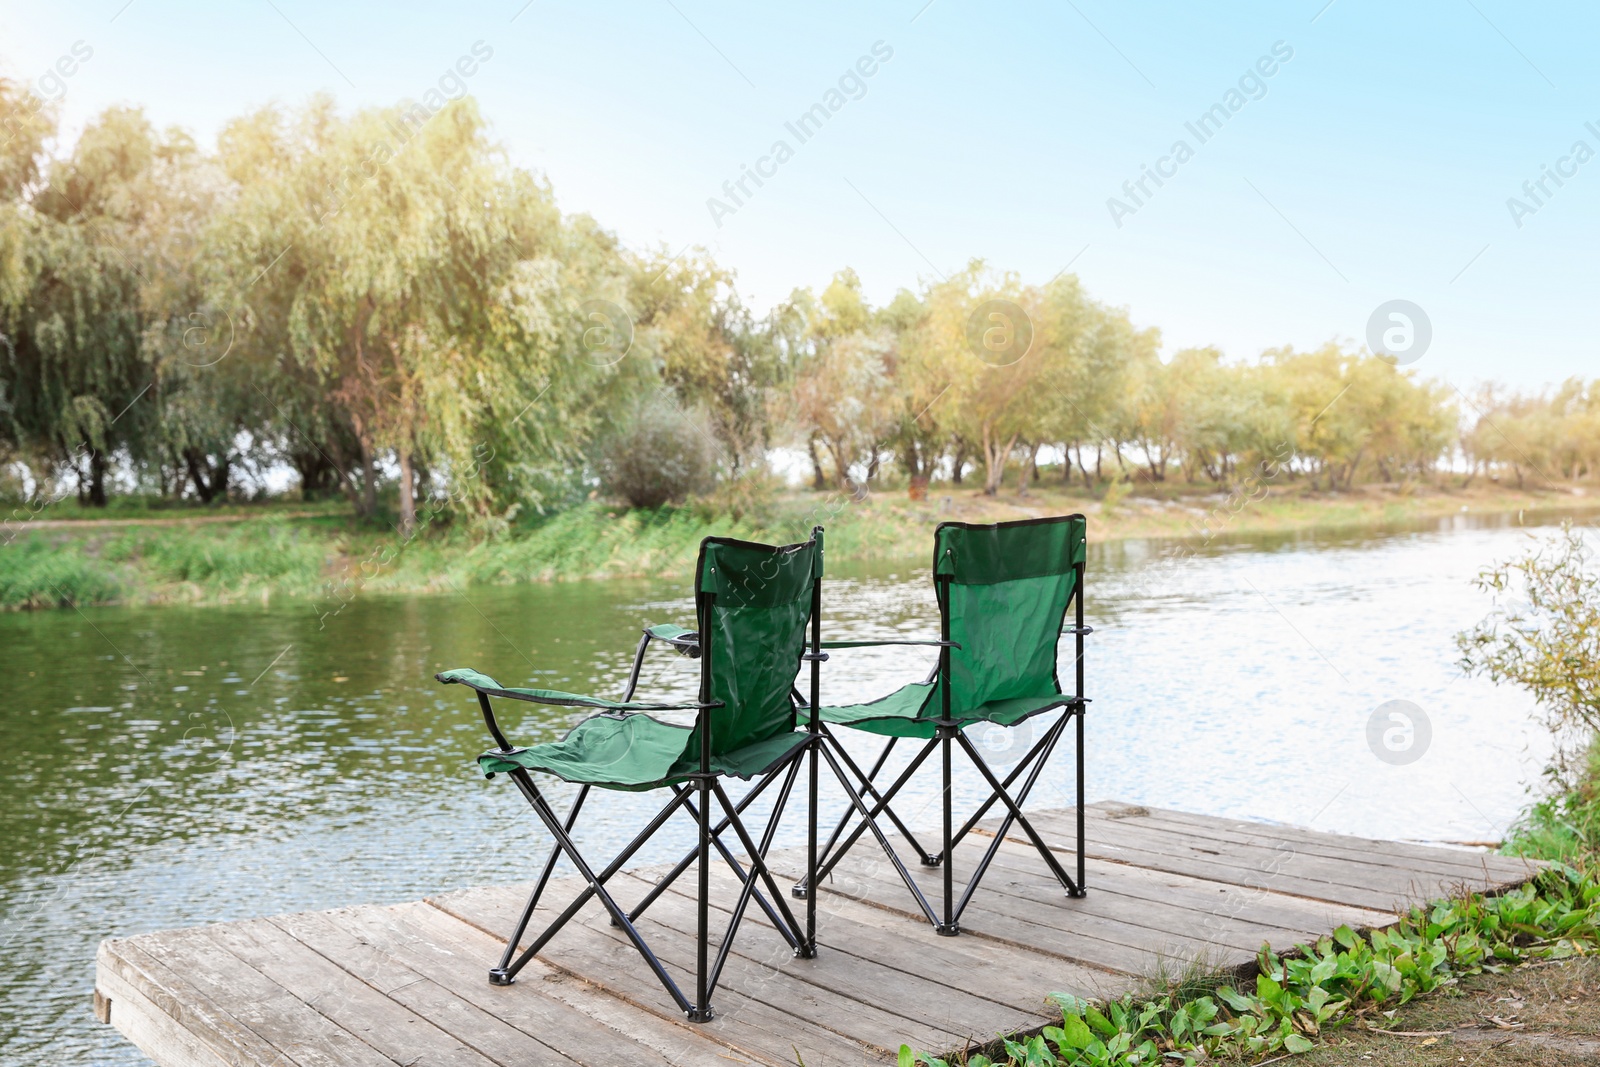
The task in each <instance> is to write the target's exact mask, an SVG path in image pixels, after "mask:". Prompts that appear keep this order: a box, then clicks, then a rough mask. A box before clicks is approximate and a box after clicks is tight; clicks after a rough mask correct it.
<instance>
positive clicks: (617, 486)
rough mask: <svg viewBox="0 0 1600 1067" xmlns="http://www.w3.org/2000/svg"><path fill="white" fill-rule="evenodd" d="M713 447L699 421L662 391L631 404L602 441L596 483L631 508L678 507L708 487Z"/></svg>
mask: <svg viewBox="0 0 1600 1067" xmlns="http://www.w3.org/2000/svg"><path fill="white" fill-rule="evenodd" d="M714 447H715V446H714V445H713V443H712V439H711V433H710V431H709V430H708V429H707V428H706V426H705V425H704V420H703V419H702V418H700V417H699V416H698V415H697V414H696V413H695V412H693V411H690V410H687V409H685V408H684V407H683V406H682V405H680V404H679V403H678V402H677V400H676V399H675V398H674V397H673V396H672V394H671V393H670V392H669V391H667V390H665V389H663V390H661V391H659V392H656V393H654V394H652V395H650V396H648V397H646V398H644V399H643V400H641V401H639V402H638V403H637V404H635V405H634V407H633V408H632V410H630V411H629V412H628V414H627V416H626V417H625V418H624V419H623V420H622V423H621V425H620V426H619V427H618V428H617V430H616V432H615V433H614V434H613V435H612V436H611V437H610V439H609V440H607V441H606V443H605V446H604V448H603V450H602V453H601V463H600V471H601V482H602V484H603V485H604V486H605V489H606V491H607V492H608V493H611V494H613V495H615V496H618V497H620V498H622V499H623V500H626V501H627V502H628V503H629V504H630V505H631V506H633V507H636V508H658V507H660V506H661V505H663V504H676V503H681V502H682V501H683V500H684V499H685V498H687V497H688V496H689V494H691V493H696V492H699V491H701V490H702V489H704V488H705V487H706V486H707V485H709V484H710V482H711V477H712V472H713V470H714V469H715V463H714V459H713V455H712V449H713V448H714Z"/></svg>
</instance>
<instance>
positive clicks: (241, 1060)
mask: <svg viewBox="0 0 1600 1067" xmlns="http://www.w3.org/2000/svg"><path fill="white" fill-rule="evenodd" d="M161 936H167V937H170V936H172V935H170V934H168V935H160V934H144V935H142V936H140V937H130V938H115V939H110V940H107V941H103V942H101V946H100V953H99V958H98V963H99V968H98V969H99V975H100V976H101V977H104V978H106V979H108V981H109V983H111V984H112V986H113V989H115V983H116V982H117V981H120V982H122V983H124V984H125V985H126V986H127V988H128V989H130V990H134V991H137V992H138V993H139V994H140V996H142V997H143V998H145V1001H146V1002H147V1003H149V1004H150V1005H151V1006H152V1008H153V1010H155V1011H157V1012H159V1013H161V1014H163V1015H165V1016H167V1017H168V1018H170V1019H172V1020H173V1022H174V1023H175V1024H176V1025H177V1026H179V1027H181V1028H182V1029H183V1030H184V1031H186V1032H187V1033H189V1034H192V1035H193V1036H194V1038H195V1040H196V1041H198V1042H199V1043H200V1044H201V1045H203V1046H204V1047H206V1048H208V1049H210V1050H211V1051H212V1054H213V1055H215V1056H216V1057H217V1058H220V1059H221V1060H223V1061H224V1062H226V1063H229V1064H272V1063H278V1064H282V1065H291V1064H299V1063H300V1060H299V1059H297V1058H296V1057H295V1056H294V1055H292V1054H290V1053H289V1052H287V1051H286V1050H283V1049H279V1048H277V1047H275V1046H274V1045H273V1044H272V1043H271V1042H270V1041H268V1040H267V1039H266V1038H265V1037H263V1036H262V1035H260V1034H258V1033H256V1032H255V1031H254V1030H253V1029H251V1028H250V1027H249V1026H248V1025H246V1024H245V1023H244V1022H243V1021H241V1020H240V1019H238V1018H236V1017H235V1016H234V1014H233V1013H232V1012H231V1011H230V1010H227V1009H225V1008H224V1007H223V1006H222V1004H224V1003H227V1001H228V998H227V997H226V996H224V997H220V998H218V1000H216V1001H213V999H212V997H211V996H210V995H209V994H208V993H207V992H206V991H204V990H202V989H201V988H200V987H199V986H197V985H195V984H194V983H191V982H190V981H189V980H188V978H187V977H186V976H185V972H183V971H181V970H180V971H175V970H173V969H172V968H171V967H169V966H168V965H167V964H166V963H165V962H163V961H162V960H161V959H158V958H157V957H156V956H154V955H152V954H151V953H148V952H146V951H145V947H146V945H147V944H148V943H149V942H150V941H152V940H154V939H155V938H157V937H161ZM97 981H99V978H97ZM123 995H124V998H125V999H126V996H127V994H126V991H124V993H123ZM112 996H113V1000H115V997H116V993H115V992H113V993H112ZM111 1018H112V1023H113V1025H115V1024H116V1020H117V1009H116V1005H115V1003H114V1002H113V1004H112V1008H111ZM153 1025H154V1026H155V1027H157V1028H158V1029H162V1030H164V1031H165V1029H166V1028H165V1027H164V1025H163V1024H161V1023H160V1022H159V1020H157V1021H156V1022H155V1023H153ZM141 1047H143V1046H141Z"/></svg>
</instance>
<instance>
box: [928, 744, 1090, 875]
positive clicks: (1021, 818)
mask: <svg viewBox="0 0 1600 1067" xmlns="http://www.w3.org/2000/svg"><path fill="white" fill-rule="evenodd" d="M956 740H957V741H959V742H960V743H961V747H962V748H963V749H964V750H965V751H966V753H967V756H968V757H969V758H970V759H971V760H972V763H973V765H974V766H975V767H977V768H978V773H980V774H982V775H983V777H984V778H985V779H986V780H987V781H988V783H989V787H990V788H991V789H993V790H995V791H996V792H997V793H999V794H1000V802H1001V803H1002V804H1004V805H1005V806H1006V808H1007V809H1008V810H1009V811H1010V812H1011V814H1012V815H1013V816H1014V817H1015V818H1016V822H1017V825H1018V826H1020V827H1022V831H1023V833H1025V834H1027V835H1028V839H1029V840H1030V841H1032V842H1033V847H1034V848H1035V849H1037V850H1038V852H1039V856H1040V857H1041V858H1042V859H1043V860H1044V862H1045V865H1046V866H1048V867H1049V868H1050V873H1051V874H1053V875H1055V877H1056V881H1058V882H1060V883H1061V885H1062V887H1063V888H1064V889H1066V890H1067V892H1068V893H1072V892H1073V891H1074V890H1075V889H1077V883H1076V882H1074V881H1073V880H1072V878H1071V877H1070V876H1069V875H1068V874H1067V872H1066V871H1065V870H1063V869H1062V867H1061V862H1060V861H1059V860H1057V859H1056V856H1055V853H1054V852H1051V851H1050V846H1049V845H1046V844H1045V842H1044V838H1043V837H1041V836H1040V835H1039V832H1038V831H1037V830H1035V829H1034V828H1033V823H1031V822H1029V821H1028V817H1027V816H1026V815H1024V814H1022V809H1021V808H1020V807H1018V806H1017V804H1016V802H1015V801H1014V800H1012V799H1011V795H1010V794H1009V793H1007V792H1005V791H1004V790H1002V789H1001V788H1000V780H999V779H998V778H996V777H995V776H994V772H993V771H991V770H990V769H989V765H988V764H987V763H985V762H984V761H983V757H982V756H980V755H979V754H978V750H977V749H976V748H974V747H973V744H972V741H971V739H970V738H968V737H967V735H966V734H964V733H962V734H957V735H956Z"/></svg>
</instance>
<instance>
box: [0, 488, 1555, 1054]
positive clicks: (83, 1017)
mask: <svg viewBox="0 0 1600 1067" xmlns="http://www.w3.org/2000/svg"><path fill="white" fill-rule="evenodd" d="M1526 521H1527V523H1528V524H1529V525H1530V526H1533V525H1535V524H1536V518H1535V516H1533V515H1531V514H1530V515H1528V516H1527V517H1526ZM1547 532H1548V531H1540V530H1530V529H1528V528H1525V527H1519V526H1514V525H1512V524H1510V523H1509V522H1499V521H1489V522H1486V523H1485V522H1477V521H1468V517H1467V516H1463V517H1462V518H1461V519H1460V520H1457V521H1452V522H1447V523H1441V524H1437V525H1434V526H1430V527H1428V528H1426V529H1413V530H1401V531H1389V532H1385V533H1381V534H1366V535H1359V536H1357V535H1350V536H1335V535H1308V534H1301V535H1294V536H1284V537H1255V538H1248V539H1245V538H1240V539H1233V540H1225V541H1222V542H1220V543H1213V544H1212V545H1211V546H1210V547H1207V548H1204V549H1197V548H1196V547H1195V546H1194V545H1186V544H1184V543H1181V542H1160V541H1131V542H1124V543H1117V544H1111V545H1107V546H1093V551H1092V554H1091V557H1090V585H1089V589H1090V593H1089V597H1088V606H1089V614H1090V622H1091V623H1092V624H1093V625H1094V626H1095V627H1096V628H1097V631H1098V632H1097V633H1096V634H1095V635H1094V636H1093V637H1092V638H1091V639H1090V650H1089V657H1088V660H1087V667H1088V678H1089V693H1090V695H1091V696H1092V697H1093V699H1094V703H1093V704H1092V705H1091V710H1090V714H1089V719H1088V723H1089V725H1088V760H1089V778H1088V792H1089V795H1090V799H1091V800H1094V799H1103V798H1115V799H1120V800H1127V801H1133V802H1139V803H1146V804H1156V805H1164V806H1170V807H1176V808H1184V809H1188V810H1191V811H1198V812H1206V813H1211V814H1217V815H1230V816H1244V817H1253V818H1263V819H1274V820H1280V821H1284V822H1291V823H1297V824H1303V825H1310V826H1314V827H1317V828H1320V829H1327V830H1339V831H1348V832H1353V833H1360V834H1365V835H1370V836H1375V837H1403V838H1417V839H1431V840H1444V841H1481V840H1492V839H1496V838H1498V837H1499V836H1500V834H1501V833H1502V832H1503V831H1504V830H1505V828H1506V826H1507V825H1508V823H1509V822H1510V821H1511V820H1512V819H1513V818H1514V817H1515V815H1516V813H1517V811H1518V809H1519V808H1520V807H1521V806H1522V805H1523V804H1524V803H1525V801H1526V787H1527V786H1528V785H1529V784H1530V783H1535V782H1536V781H1537V778H1538V772H1539V768H1540V767H1541V766H1542V765H1543V762H1544V757H1545V754H1546V745H1547V742H1546V740H1545V738H1544V737H1543V735H1542V732H1541V730H1540V728H1539V727H1538V726H1537V725H1535V724H1534V723H1533V722H1532V720H1531V718H1530V713H1531V710H1532V705H1531V701H1529V699H1528V698H1527V697H1525V696H1524V695H1522V694H1521V693H1520V692H1517V691H1514V690H1509V689H1496V688H1494V687H1493V686H1490V685H1489V684H1487V683H1485V682H1482V681H1479V680H1475V679H1466V678H1464V677H1462V676H1461V674H1460V673H1459V671H1458V670H1457V669H1456V667H1455V652H1454V646H1453V645H1452V643H1451V635H1452V634H1453V633H1454V632H1455V631H1457V630H1458V629H1461V628H1463V627H1465V626H1469V625H1471V624H1472V623H1473V622H1475V621H1477V620H1478V619H1479V618H1480V617H1481V616H1482V615H1483V613H1484V611H1485V610H1486V608H1487V607H1488V602H1487V600H1486V599H1485V598H1484V597H1483V596H1482V595H1481V594H1479V593H1477V592H1476V591H1475V590H1474V589H1473V588H1472V587H1471V585H1470V580H1471V578H1472V576H1473V575H1474V574H1475V573H1476V572H1477V571H1478V570H1479V569H1480V568H1481V567H1483V566H1485V565H1487V564H1488V563H1489V562H1490V561H1491V560H1494V559H1496V558H1503V557H1505V556H1508V555H1510V554H1512V553H1514V552H1517V551H1519V550H1520V549H1521V548H1522V546H1523V545H1524V544H1525V543H1526V541H1527V538H1528V537H1529V536H1530V534H1533V535H1537V534H1541V533H1547ZM834 570H835V571H842V572H843V573H836V574H830V577H829V581H828V584H827V591H826V596H827V602H826V607H825V611H826V630H827V634H828V635H829V636H832V637H840V638H843V637H873V636H888V635H890V634H901V635H916V636H934V635H935V633H936V629H937V618H936V616H935V614H934V604H933V596H932V591H931V587H930V584H929V578H928V573H927V568H926V566H925V565H920V564H905V565H901V566H877V567H873V568H867V569H861V568H857V569H844V568H834ZM691 616H692V611H691V605H690V600H689V598H688V596H687V594H686V586H685V583H682V582H606V583H569V584H563V585H552V586H543V585H540V586H522V587H515V588H497V589H475V590H471V591H470V592H469V593H468V594H467V596H465V597H462V596H439V597H410V598H377V597H372V598H358V599H357V600H355V601H354V602H352V603H351V604H350V605H349V606H348V607H347V608H346V609H345V610H344V611H343V612H342V613H341V614H339V615H338V616H335V617H332V618H329V619H327V620H326V625H325V626H323V627H322V628H319V621H318V619H317V618H316V616H315V615H314V614H313V612H312V610H311V609H310V608H309V607H307V606H305V605H300V604H286V605H272V606H270V607H266V608H261V607H255V608H250V607H227V608H180V607H168V608H153V609H130V608H112V609H90V610H84V611H72V610H68V611H57V612H41V613H35V614H14V615H6V616H0V677H3V678H4V679H5V697H4V704H3V707H4V712H3V714H0V777H3V780H4V783H5V789H4V794H3V796H0V916H3V918H4V927H3V937H0V973H4V975H5V981H4V983H3V984H0V1062H6V1063H23V1062H43V1058H44V1057H45V1056H46V1053H47V1052H48V1058H49V1062H52V1063H56V1064H91V1063H93V1064H106V1063H110V1064H141V1063H145V1062H147V1061H145V1060H144V1058H143V1057H142V1056H141V1055H140V1054H139V1053H138V1052H137V1051H136V1050H134V1049H133V1048H132V1047H131V1046H128V1045H127V1044H126V1043H124V1042H123V1041H122V1040H121V1038H120V1037H119V1036H117V1035H116V1034H115V1033H114V1032H113V1031H112V1030H110V1029H109V1028H107V1027H102V1026H99V1025H98V1024H96V1023H95V1022H94V1021H93V1018H92V1016H91V1014H90V1010H89V994H90V990H91V989H92V988H93V971H94V965H93V961H94V951H95V945H96V944H97V942H98V941H99V940H100V939H101V938H103V937H106V936H109V935H113V934H115V935H125V934H133V933H139V932H143V931H149V930H158V929H163V928H170V927H176V926H185V925H190V924H195V923H203V922H213V921H217V920H224V919H237V918H244V917H247V916H255V915H262V914H269V913H275V912H282V911H296V910H305V909H311V908H325V907H333V906H337V905H344V904H353V903H360V902H384V901H400V900H407V899H415V898H417V897H419V896H421V895H423V894H427V893H433V892H437V891H440V890H444V889H449V888H454V887H459V886H465V885H472V884H481V883H485V882H491V881H507V880H514V879H518V878H522V877H524V876H526V875H527V872H528V870H529V868H530V866H531V865H532V864H534V863H536V862H537V858H538V857H539V856H540V855H542V853H543V850H544V849H545V847H546V844H545V839H544V837H543V836H542V835H541V834H540V833H539V832H538V828H537V827H536V825H535V824H534V822H533V818H532V816H531V814H529V813H527V809H526V807H525V805H522V803H521V801H520V800H518V799H517V798H515V796H514V795H513V793H514V791H513V789H512V787H511V786H510V785H509V783H508V782H506V781H505V780H504V779H497V780H495V781H492V782H487V781H485V780H484V779H483V778H482V777H481V776H480V775H478V774H477V773H476V771H475V769H474V766H473V764H472V758H473V757H474V756H475V755H476V754H477V753H478V752H480V751H482V750H483V748H485V747H486V738H485V737H484V736H483V731H482V725H481V722H480V720H479V719H478V717H477V712H476V705H475V704H474V703H473V702H472V701H471V699H470V693H468V692H467V691H466V690H464V689H461V688H456V687H452V688H449V689H445V688H442V687H440V686H438V685H436V684H435V683H434V682H433V681H432V675H433V673H434V672H435V671H437V670H441V669H444V668H448V667H455V666H469V665H470V666H476V667H478V668H479V669H481V670H484V671H486V672H487V673H490V674H492V675H494V676H495V677H497V678H498V679H499V680H500V681H501V682H503V683H506V684H512V685H529V684H531V685H537V686H540V687H544V688H557V689H567V690H576V691H580V692H596V693H602V694H614V693H616V692H617V691H618V690H620V688H621V686H622V685H623V683H624V681H625V679H626V674H627V667H628V664H629V662H630V659H631V655H632V650H633V645H634V642H635V640H636V635H637V632H638V630H637V627H638V626H639V625H640V623H641V622H642V621H648V622H675V621H681V622H685V623H689V622H691ZM931 651H932V650H930V649H911V650H907V649H905V648H898V649H878V650H858V651H847V652H840V653H835V655H834V659H833V660H832V662H830V663H829V664H828V665H827V667H826V671H827V673H826V675H825V686H826V688H825V690H824V699H825V700H826V701H827V702H829V703H839V702H847V701H851V700H858V699H868V698H871V697H873V696H876V695H879V694H881V693H883V692H885V691H887V690H888V689H891V688H893V687H895V686H898V685H900V684H902V683H904V682H907V681H912V680H916V679H920V678H921V677H923V676H924V675H925V674H926V673H927V670H928V667H929V665H930V664H931V663H932V657H931V654H930V653H931ZM1063 652H1064V653H1069V652H1070V645H1069V644H1068V643H1065V642H1064V643H1063ZM1069 667H1070V664H1068V663H1066V662H1064V663H1063V672H1064V673H1063V676H1064V677H1065V676H1066V674H1065V671H1066V670H1067V669H1068V668H1069ZM694 670H695V668H694V665H693V664H692V663H691V661H688V660H684V659H680V658H678V657H676V656H672V655H670V654H668V653H665V652H662V653H658V654H653V655H652V657H651V659H650V662H649V666H648V668H647V670H646V672H645V677H644V682H643V684H642V685H641V694H644V693H657V694H663V695H666V696H676V697H680V698H690V697H692V695H693V692H694V686H695V674H694ZM1396 699H1402V700H1408V701H1411V702H1413V703H1415V704H1416V705H1418V706H1419V707H1420V708H1422V709H1423V712H1424V713H1425V715H1426V716H1427V717H1428V721H1429V724H1430V725H1431V730H1432V739H1431V742H1430V744H1429V747H1428V749H1427V751H1426V753H1425V754H1424V755H1423V756H1422V758H1420V759H1418V760H1417V761H1415V762H1413V763H1410V764H1407V765H1395V764H1393V763H1390V762H1385V761H1384V760H1381V759H1379V758H1378V757H1377V756H1376V755H1375V754H1374V752H1373V751H1372V750H1371V749H1370V748H1369V746H1368V742H1367V723H1368V719H1369V717H1370V716H1371V715H1372V713H1373V711H1374V709H1376V708H1377V707H1378V706H1379V705H1380V704H1383V703H1384V702H1386V701H1389V700H1396ZM508 718H509V719H510V721H511V722H512V723H513V724H514V725H515V732H514V736H515V738H516V739H517V740H518V741H519V742H520V743H523V744H528V743H531V742H534V741H539V740H545V739H550V738H555V737H558V736H560V734H561V733H562V732H563V731H564V730H565V729H566V728H567V727H568V726H569V725H570V723H571V722H572V721H573V720H574V716H572V715H571V714H570V713H569V712H568V711H567V710H564V709H555V708H546V709H540V708H534V707H532V706H527V707H526V708H518V709H516V710H514V711H510V712H509V714H508ZM1027 729H1028V728H1027V727H1024V728H1023V730H1024V734H1023V736H1022V737H1020V738H1019V737H1017V736H1014V735H1013V736H1007V735H1005V734H1004V733H1003V732H1000V731H996V732H994V733H993V734H980V735H979V737H978V741H979V743H980V744H981V745H982V746H983V747H984V748H985V749H986V750H987V751H988V752H989V753H990V754H991V756H992V758H994V759H995V760H996V761H998V762H1000V763H1004V762H1006V761H1007V760H1008V759H1014V758H1015V757H1016V756H1020V754H1021V750H1022V748H1023V747H1025V746H1024V745H1023V744H1022V743H1020V742H1025V741H1026V740H1027V734H1026V732H1025V731H1026V730H1027ZM862 752H863V754H865V753H866V750H865V748H863V749H862ZM1070 765H1071V760H1070V752H1067V751H1065V750H1063V751H1062V752H1061V753H1060V754H1059V755H1058V757H1057V759H1056V761H1055V763H1054V764H1053V766H1052V768H1051V771H1050V773H1048V774H1047V775H1046V776H1045V778H1044V779H1042V780H1041V783H1040V786H1039V789H1038V793H1037V794H1036V796H1037V800H1036V803H1039V804H1046V805H1049V804H1063V803H1066V802H1067V797H1068V793H1069V790H1070V788H1071V779H1070V775H1069V771H1070ZM557 786H558V788H557V792H558V793H559V794H560V795H561V796H562V798H563V799H564V798H565V796H566V795H567V794H566V792H565V788H564V787H560V785H559V783H557ZM931 786H932V779H931V777H930V778H928V779H926V780H924V781H922V782H921V783H920V787H919V789H918V790H914V791H913V792H912V795H910V796H909V797H908V799H907V802H906V804H905V805H904V811H905V812H906V813H907V814H908V815H909V816H911V817H912V818H913V819H914V820H916V821H920V822H924V823H932V821H933V819H934V817H935V814H936V809H935V808H934V806H933V800H934V796H935V790H934V789H932V788H931ZM979 786H980V783H979V782H977V781H976V780H969V781H966V782H964V784H963V789H964V794H965V795H964V796H963V797H962V798H961V799H963V800H966V801H968V802H969V803H970V802H972V801H973V800H974V799H975V798H977V797H980V796H981V795H983V794H982V791H981V789H980V788H979ZM647 804H649V798H641V797H637V796H632V795H626V794H623V795H617V794H604V795H603V796H601V797H600V798H599V801H597V802H591V806H590V808H589V809H588V810H587V811H586V815H585V823H584V824H583V831H584V832H583V833H582V834H581V835H580V836H581V837H582V838H583V839H584V840H586V841H588V842H592V843H594V844H596V845H597V846H599V847H600V848H601V849H602V850H603V849H604V848H605V847H606V846H612V845H616V844H619V843H621V842H623V841H626V840H627V839H628V838H629V837H631V836H632V833H633V831H634V830H635V829H636V828H637V827H638V826H639V825H640V823H641V822H642V820H643V819H644V818H646V817H647V808H646V805H647ZM799 828H800V823H799V820H798V819H796V820H795V821H794V824H793V826H789V827H785V829H784V832H783V833H782V835H781V836H780V843H784V842H788V843H792V842H794V841H795V840H797V839H798V838H797V834H796V831H797V830H798V829H799ZM689 830H690V827H689V825H688V824H687V822H685V823H684V825H683V827H682V828H681V830H680V832H679V834H678V836H677V838H676V839H669V840H665V841H663V842H662V844H661V845H660V846H659V847H658V848H657V850H656V851H655V852H654V853H646V854H645V855H644V856H643V858H644V859H651V858H660V857H662V856H664V855H665V854H666V851H667V850H668V849H670V848H671V847H674V846H675V845H681V844H683V843H684V842H686V841H687V840H688V839H689V833H688V832H689Z"/></svg>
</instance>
